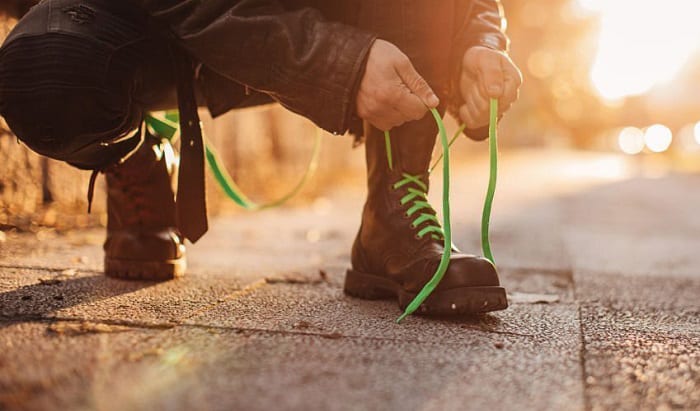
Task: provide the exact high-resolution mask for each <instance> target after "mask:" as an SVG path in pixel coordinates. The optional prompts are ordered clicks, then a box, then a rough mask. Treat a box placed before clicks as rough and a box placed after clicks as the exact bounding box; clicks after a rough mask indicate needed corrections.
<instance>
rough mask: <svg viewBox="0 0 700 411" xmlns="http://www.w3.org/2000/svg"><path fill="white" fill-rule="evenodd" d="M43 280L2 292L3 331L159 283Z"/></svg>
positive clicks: (100, 277) (98, 277) (0, 325)
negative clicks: (4, 328) (5, 327)
mask: <svg viewBox="0 0 700 411" xmlns="http://www.w3.org/2000/svg"><path fill="white" fill-rule="evenodd" d="M39 281H40V282H39V283H36V284H30V285H25V286H21V287H19V288H17V289H14V290H11V291H7V292H4V293H0V328H3V327H4V326H7V325H8V324H9V323H18V322H31V321H37V320H45V319H51V318H52V317H53V316H52V313H55V312H57V311H60V310H62V309H66V308H70V307H74V306H77V305H80V304H85V303H90V302H96V301H100V300H104V299H107V298H111V297H115V296H118V295H122V294H128V293H132V292H135V291H138V290H140V289H143V288H146V287H151V286H153V285H155V284H157V283H154V282H137V281H122V280H116V279H113V278H109V277H105V276H103V275H93V276H88V277H78V278H70V279H61V280H58V279H48V280H39ZM3 323H4V324H3Z"/></svg>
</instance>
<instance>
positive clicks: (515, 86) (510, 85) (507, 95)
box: [498, 76, 520, 107]
mask: <svg viewBox="0 0 700 411" xmlns="http://www.w3.org/2000/svg"><path fill="white" fill-rule="evenodd" d="M503 83H504V87H503V96H501V98H500V99H499V100H498V103H499V105H501V106H504V107H505V106H510V105H511V104H512V103H514V102H515V101H516V100H517V99H518V91H519V87H520V84H519V82H518V81H517V80H516V79H515V78H513V77H510V76H508V77H506V78H505V80H504V82H503Z"/></svg>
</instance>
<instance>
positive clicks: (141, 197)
mask: <svg viewBox="0 0 700 411" xmlns="http://www.w3.org/2000/svg"><path fill="white" fill-rule="evenodd" d="M175 159H176V157H175V154H174V152H173V150H172V147H171V146H170V144H169V143H168V141H167V140H165V139H163V140H161V139H159V138H156V137H153V136H151V135H148V134H147V133H146V136H145V140H144V143H143V144H142V145H141V147H140V148H139V149H138V150H137V151H136V152H135V153H134V154H133V155H132V156H131V157H129V158H128V159H127V160H126V162H124V163H123V164H120V165H116V166H112V167H110V168H108V169H107V170H105V174H106V175H107V188H108V191H107V215H108V220H107V240H106V241H105V244H104V250H105V274H106V275H108V276H110V277H117V278H122V279H133V280H156V281H161V280H169V279H172V278H175V277H178V276H181V275H183V274H184V273H185V268H186V260H185V245H184V239H183V238H182V237H181V236H180V234H179V232H178V230H177V228H176V226H177V220H176V209H175V192H174V190H173V181H175V180H174V172H175V170H176V169H177V164H175V161H176V160H175Z"/></svg>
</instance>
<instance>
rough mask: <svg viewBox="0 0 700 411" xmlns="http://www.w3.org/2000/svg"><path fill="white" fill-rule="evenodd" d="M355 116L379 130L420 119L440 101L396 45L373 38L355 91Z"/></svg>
mask: <svg viewBox="0 0 700 411" xmlns="http://www.w3.org/2000/svg"><path fill="white" fill-rule="evenodd" d="M356 101H357V115H358V116H360V118H362V119H364V120H367V121H369V122H370V124H372V125H373V126H375V127H377V128H378V129H380V130H390V129H392V128H394V127H398V126H400V125H401V124H403V123H405V122H407V121H411V120H419V119H421V118H423V116H424V115H425V113H426V112H427V111H428V108H435V107H437V106H438V105H439V104H440V100H439V99H438V97H437V95H435V93H434V92H433V90H432V89H431V88H430V86H429V85H428V83H427V82H426V81H425V80H424V79H423V77H421V75H420V74H418V72H417V71H416V69H415V68H413V64H411V61H410V60H409V59H408V57H407V56H406V55H405V54H403V53H402V52H401V50H399V49H398V47H396V46H394V45H393V44H391V43H389V42H388V41H384V40H376V41H375V42H374V44H373V45H372V48H371V49H370V51H369V56H368V57H367V67H366V69H365V75H364V77H363V78H362V81H361V82H360V89H359V91H358V92H357V100H356Z"/></svg>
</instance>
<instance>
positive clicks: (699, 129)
mask: <svg viewBox="0 0 700 411" xmlns="http://www.w3.org/2000/svg"><path fill="white" fill-rule="evenodd" d="M693 135H694V136H695V141H696V142H697V143H698V144H700V121H698V122H697V123H695V127H693Z"/></svg>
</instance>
